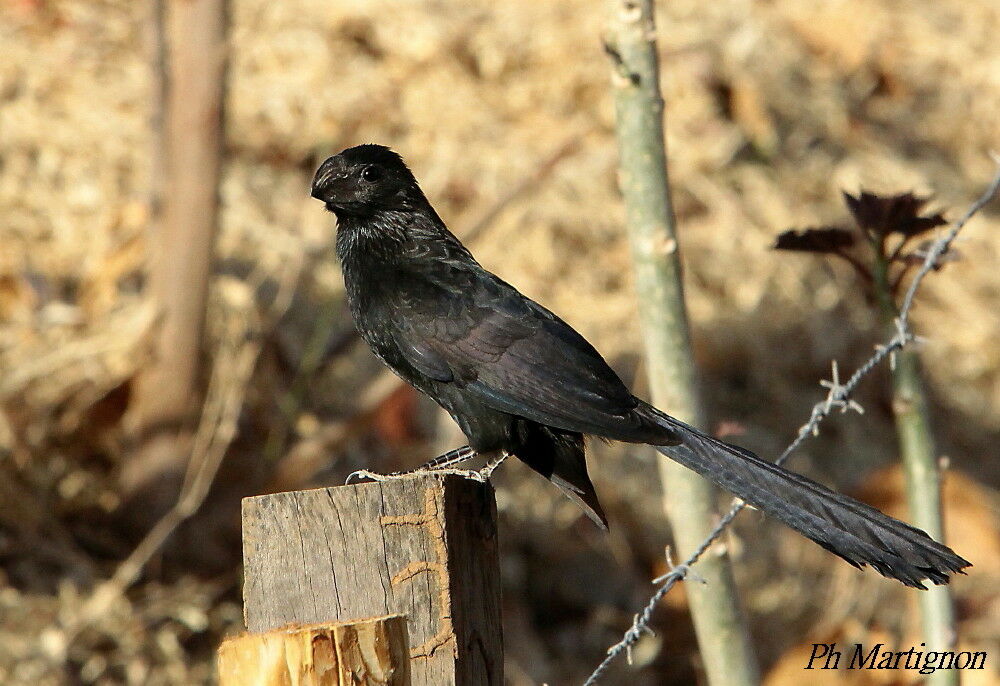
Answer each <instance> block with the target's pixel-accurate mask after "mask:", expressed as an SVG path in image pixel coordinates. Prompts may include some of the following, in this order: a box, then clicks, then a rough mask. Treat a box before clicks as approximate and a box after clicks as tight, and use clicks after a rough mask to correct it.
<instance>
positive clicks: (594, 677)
mask: <svg viewBox="0 0 1000 686" xmlns="http://www.w3.org/2000/svg"><path fill="white" fill-rule="evenodd" d="M990 157H992V158H993V160H994V161H995V162H996V164H997V170H996V173H995V176H994V177H993V180H992V181H991V182H990V184H989V186H988V187H987V188H986V190H985V191H984V192H983V194H982V195H981V196H980V197H979V199H977V200H976V201H975V202H974V203H972V205H971V206H969V209H968V210H966V212H965V214H963V215H962V216H961V218H959V220H958V221H956V222H955V223H954V224H953V225H952V227H951V229H950V230H949V231H947V232H946V233H944V234H943V235H940V236H939V237H938V238H936V239H935V240H934V242H933V243H932V244H931V245H930V247H929V248H927V252H926V256H925V257H924V262H923V264H922V265H921V266H920V269H919V270H918V271H917V273H916V275H915V276H914V277H913V280H912V281H911V282H910V285H909V287H908V288H907V289H906V294H905V295H904V296H903V302H902V305H901V306H900V308H899V316H898V317H897V318H896V320H895V326H896V333H895V335H894V336H893V337H892V338H891V339H889V341H887V342H886V343H883V344H881V345H878V346H876V347H875V353H874V354H873V355H872V356H871V357H870V358H868V360H867V361H865V363H864V364H862V365H861V366H860V367H858V369H857V370H855V372H854V373H853V374H852V375H851V377H850V378H849V379H848V380H847V381H846V382H844V383H843V384H841V383H840V378H839V370H838V369H837V363H836V361H834V362H833V369H832V375H831V379H829V380H823V381H821V382H820V385H821V386H823V387H824V388H827V389H829V390H828V392H827V396H826V398H825V399H823V400H821V401H820V402H818V403H816V404H815V405H813V407H812V410H811V411H810V413H809V421H807V422H806V423H805V424H803V425H802V426H801V427H799V430H798V433H797V436H796V437H795V440H794V441H792V442H791V443H790V444H789V445H788V447H787V448H785V450H784V451H783V452H782V453H781V455H780V456H779V457H778V459H777V460H775V461H774V462H775V464H777V465H779V466H780V465H782V464H783V463H784V462H785V461H786V460H787V459H788V458H789V457H790V456H791V455H792V453H793V452H795V451H796V450H797V449H798V448H799V446H800V445H802V443H804V442H805V440H806V438H808V437H809V435H810V434H811V435H816V434H818V433H819V425H820V423H822V422H823V420H824V419H826V418H827V417H828V416H830V414H832V412H833V410H835V409H839V410H841V412H846V411H847V410H849V409H853V410H856V411H857V412H862V411H863V410H862V408H861V406H860V405H859V404H858V403H857V402H855V401H853V400H851V396H852V395H853V393H854V391H855V390H856V389H857V387H858V386H859V385H860V384H861V381H862V380H863V379H864V378H865V377H866V376H868V374H869V373H870V372H871V371H872V370H873V369H875V368H876V367H877V366H878V365H879V364H881V363H882V362H884V361H885V359H886V358H889V360H890V363H892V364H894V359H895V354H896V353H897V352H899V351H900V350H902V349H903V348H905V347H906V346H908V345H910V344H912V343H914V342H917V341H918V340H920V339H918V337H917V336H914V335H913V333H912V332H911V331H910V310H911V309H912V308H913V300H914V297H915V296H916V293H917V290H918V289H919V288H920V284H921V283H922V282H923V280H924V278H925V277H926V276H927V275H928V274H929V273H930V272H931V271H932V270H933V269H934V268H935V267H936V266H937V265H938V264H939V263H940V260H941V258H942V257H943V256H944V255H945V254H946V253H947V252H948V249H949V248H950V247H951V244H952V243H953V242H954V241H955V238H956V237H957V236H958V233H959V232H960V231H961V230H962V228H963V227H964V226H965V224H966V223H967V222H968V221H969V219H971V218H972V217H973V216H974V215H975V214H976V213H977V212H979V210H981V209H982V208H983V207H984V206H985V205H986V204H987V203H988V202H989V201H990V200H991V199H993V197H994V196H995V195H996V194H997V192H998V191H1000V155H997V154H996V153H990ZM746 506H747V505H746V503H744V502H742V501H737V502H735V503H734V505H733V506H732V507H731V508H730V509H729V511H728V512H727V513H726V514H725V516H723V517H722V519H720V520H719V523H718V524H717V525H716V526H715V528H714V529H712V531H711V532H710V533H709V535H708V536H707V537H706V538H705V540H704V541H702V543H701V545H699V546H698V548H697V549H696V550H695V551H694V552H693V553H691V555H690V556H689V557H688V558H687V559H686V560H684V562H682V563H681V564H679V565H676V566H675V565H674V564H673V561H672V560H671V559H670V549H669V548H668V549H667V564H668V565H669V566H670V571H669V572H668V573H666V574H664V575H663V576H661V577H659V578H657V579H654V581H653V582H654V583H657V584H662V585H661V586H660V587H659V588H658V589H656V592H655V593H654V594H653V595H652V597H650V599H649V601H648V602H647V603H646V606H645V607H644V608H643V609H642V611H641V612H640V613H639V614H637V615H636V616H635V619H634V621H633V622H632V626H631V627H629V628H628V630H627V631H626V632H625V634H624V635H623V636H622V639H621V640H620V641H619V642H618V643H616V644H614V645H613V646H611V647H610V648H608V653H607V655H606V656H605V658H604V660H602V661H601V664H599V665H598V666H597V667H596V668H595V669H594V671H593V672H591V674H590V676H589V677H587V680H586V681H585V682H584V683H583V686H595V685H596V684H597V683H598V682H599V681H600V679H601V677H602V676H603V675H604V673H605V672H606V671H607V670H608V668H609V667H610V666H611V664H612V663H613V662H614V661H615V660H616V659H617V658H618V657H619V656H621V655H623V654H624V655H626V656H627V657H628V659H629V662H630V663H631V654H632V647H633V646H634V645H635V644H636V643H637V642H638V641H639V639H640V638H641V637H642V635H643V634H644V633H646V632H649V631H651V630H650V628H649V623H650V621H651V620H652V617H653V611H654V610H655V609H656V606H657V605H658V604H659V602H660V600H662V599H663V597H664V596H666V595H667V593H669V592H670V590H671V589H672V588H673V587H674V586H675V585H676V584H677V582H678V581H682V580H684V579H686V578H689V577H690V578H695V577H694V575H693V572H692V571H691V566H692V565H694V564H695V563H696V562H697V561H698V560H699V559H701V557H702V555H704V554H705V552H706V551H707V550H708V549H709V548H710V547H711V546H712V544H713V543H714V542H715V541H716V539H718V538H719V536H721V535H722V533H723V532H724V531H725V530H726V528H727V527H728V526H729V524H730V523H732V521H733V520H734V519H736V516H737V515H739V513H740V512H742V511H743V508H745V507H746ZM702 581H704V579H702Z"/></svg>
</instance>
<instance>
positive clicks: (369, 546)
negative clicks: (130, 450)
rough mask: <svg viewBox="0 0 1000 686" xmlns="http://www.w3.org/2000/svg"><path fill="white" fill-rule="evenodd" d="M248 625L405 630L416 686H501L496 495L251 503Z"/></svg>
mask: <svg viewBox="0 0 1000 686" xmlns="http://www.w3.org/2000/svg"><path fill="white" fill-rule="evenodd" d="M243 561H244V584H243V600H244V618H245V620H246V625H247V629H248V630H249V631H251V632H255V633H264V632H267V631H271V630H273V629H276V628H278V627H282V626H285V625H288V624H314V623H327V622H331V621H339V622H347V621H352V620H356V619H357V618H359V617H372V616H377V615H386V614H400V615H404V616H405V617H406V618H407V632H408V634H409V641H410V681H411V683H412V684H413V686H452V685H454V686H480V685H490V686H501V685H502V684H503V645H502V633H501V626H500V579H499V559H498V554H497V527H496V504H495V501H494V497H493V489H492V488H491V487H490V486H489V485H486V484H481V483H478V482H475V481H471V480H468V479H464V478H462V477H459V476H444V475H420V476H414V477H409V478H405V479H396V480H392V481H386V482H383V483H363V484H356V485H351V486H339V487H336V488H320V489H315V490H310V491H291V492H287V493H275V494H272V495H263V496H256V497H253V498H245V499H244V500H243Z"/></svg>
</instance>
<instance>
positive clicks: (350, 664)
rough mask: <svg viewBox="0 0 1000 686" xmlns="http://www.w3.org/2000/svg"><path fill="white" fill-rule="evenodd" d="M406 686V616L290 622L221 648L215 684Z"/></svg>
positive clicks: (253, 685) (229, 642) (408, 666)
mask: <svg viewBox="0 0 1000 686" xmlns="http://www.w3.org/2000/svg"><path fill="white" fill-rule="evenodd" d="M292 684H294V685H296V686H409V685H410V656H409V642H408V640H407V636H406V618H405V617H401V616H399V615H392V616H389V617H375V618H372V619H365V620H360V621H357V622H350V623H347V622H345V623H338V624H314V625H311V626H295V625H293V626H289V627H284V628H282V629H275V630H274V631H269V632H267V633H264V634H242V635H240V636H234V637H232V638H229V639H226V640H225V641H224V642H223V644H222V646H221V647H220V648H219V686H285V685H288V686H291V685H292Z"/></svg>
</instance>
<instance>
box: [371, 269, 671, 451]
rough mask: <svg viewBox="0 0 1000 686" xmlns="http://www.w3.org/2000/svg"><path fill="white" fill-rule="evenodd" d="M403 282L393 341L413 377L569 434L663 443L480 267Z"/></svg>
mask: <svg viewBox="0 0 1000 686" xmlns="http://www.w3.org/2000/svg"><path fill="white" fill-rule="evenodd" d="M428 272H429V273H421V274H410V275H405V276H402V277H400V278H399V279H398V281H396V282H395V284H394V285H395V286H396V287H397V288H398V289H399V290H398V291H397V292H396V294H395V295H396V297H395V298H394V299H393V300H394V302H395V305H394V309H395V310H396V311H395V312H393V316H392V317H391V319H392V322H393V331H392V336H393V339H394V341H395V342H396V344H397V346H398V348H399V350H400V352H401V353H402V354H403V356H404V357H405V358H406V360H407V361H408V362H409V363H410V364H411V365H412V366H413V367H414V368H415V369H416V370H417V371H418V372H420V373H421V374H424V375H426V376H427V377H429V378H431V379H434V380H435V381H438V382H443V383H454V384H456V385H458V386H460V387H462V388H463V389H464V390H465V391H467V392H469V393H471V394H473V395H475V396H476V397H477V398H478V399H479V400H480V401H482V402H484V403H485V404H487V405H489V406H491V407H493V408H495V409H498V410H501V411H503V412H508V413H510V414H514V415H518V416H521V417H525V418H526V419H530V420H532V421H536V422H539V423H542V424H547V425H549V426H554V427H557V428H560V429H564V430H567V431H578V432H581V433H589V434H596V435H600V436H605V437H607V438H615V439H618V440H633V441H634V440H640V441H643V442H646V441H648V442H655V443H659V444H663V443H664V442H669V437H670V431H669V430H666V429H664V428H662V427H657V426H652V425H650V424H649V422H648V421H647V420H644V419H643V418H641V417H639V416H638V415H637V414H636V413H635V412H634V409H635V408H636V406H637V403H638V401H637V400H636V398H635V397H634V396H633V395H632V394H631V393H630V392H629V390H628V389H627V388H626V387H625V384H624V383H622V381H621V379H619V378H618V375H617V374H615V372H614V371H613V370H612V369H611V368H610V367H609V366H608V364H607V363H606V362H605V361H604V358H602V357H601V355H600V353H598V352H597V351H596V350H595V349H594V348H593V346H591V345H590V343H588V342H587V341H586V340H585V339H584V338H583V336H581V335H580V334H578V333H577V332H576V331H574V330H573V328H572V327H570V326H569V325H568V324H566V323H565V322H563V321H562V320H561V319H559V318H558V317H557V316H555V315H554V314H552V313H551V312H549V311H548V310H546V309H545V308H543V307H542V306H541V305H538V304H537V303H535V302H533V301H531V300H529V299H527V298H525V297H524V296H523V295H521V294H520V293H518V292H517V291H516V290H515V289H514V288H513V287H512V286H510V285H508V284H506V283H505V282H503V281H501V280H500V279H498V278H496V277H495V276H493V275H492V274H489V273H488V272H485V271H482V270H481V268H479V267H478V265H475V266H474V267H465V266H464V265H458V266H451V265H446V264H442V263H440V262H439V263H437V264H436V265H435V268H434V270H428Z"/></svg>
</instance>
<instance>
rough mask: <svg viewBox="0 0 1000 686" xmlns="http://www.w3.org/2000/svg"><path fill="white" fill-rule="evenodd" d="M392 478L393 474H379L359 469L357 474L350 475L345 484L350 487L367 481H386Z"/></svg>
mask: <svg viewBox="0 0 1000 686" xmlns="http://www.w3.org/2000/svg"><path fill="white" fill-rule="evenodd" d="M391 476H392V475H391V474H378V473H376V472H370V471H368V470H367V469H359V470H357V471H356V472H351V473H350V474H348V475H347V479H345V480H344V483H345V484H347V485H350V484H352V483H358V484H360V483H364V482H365V481H385V480H386V479H388V478H389V477H391Z"/></svg>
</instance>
